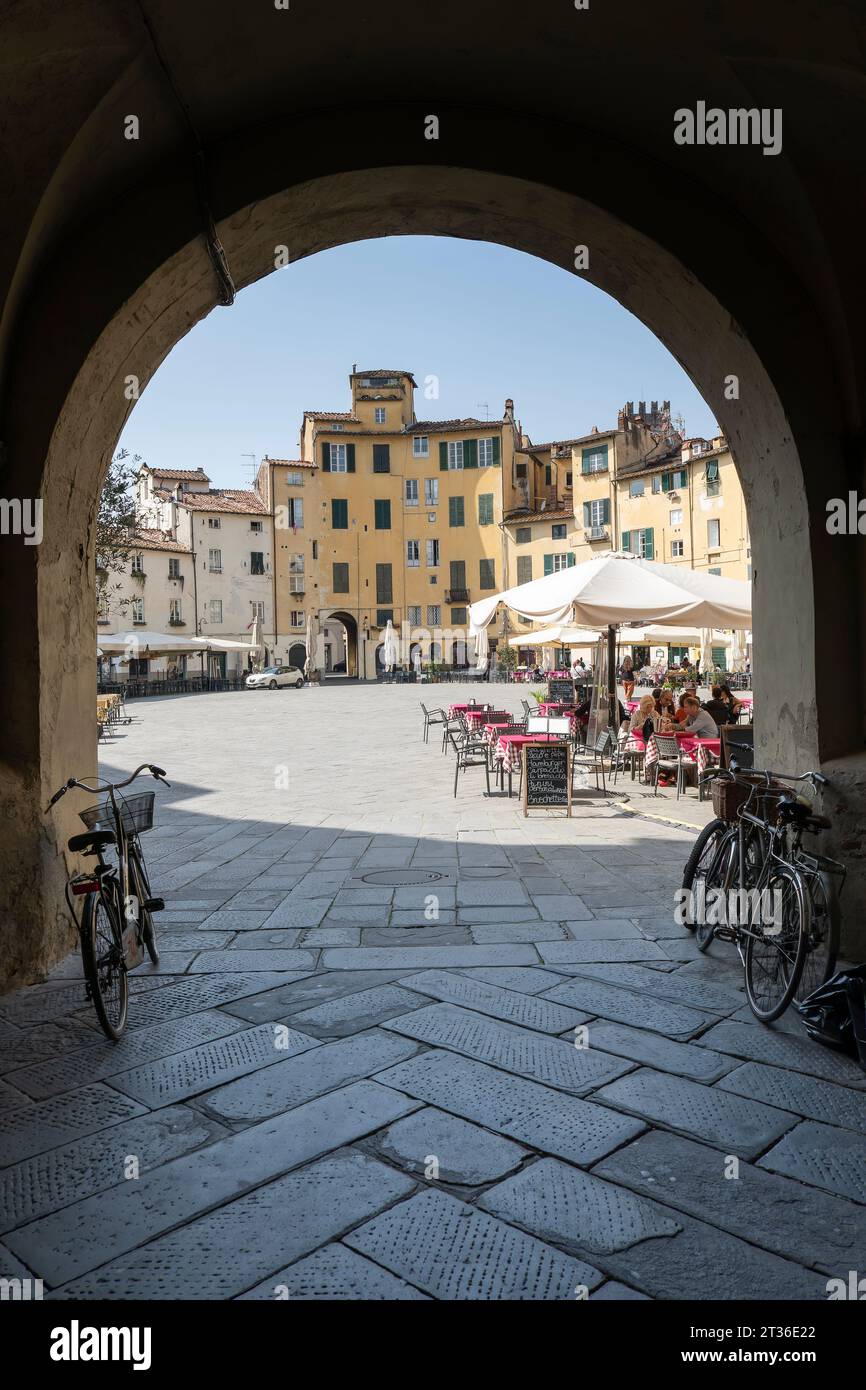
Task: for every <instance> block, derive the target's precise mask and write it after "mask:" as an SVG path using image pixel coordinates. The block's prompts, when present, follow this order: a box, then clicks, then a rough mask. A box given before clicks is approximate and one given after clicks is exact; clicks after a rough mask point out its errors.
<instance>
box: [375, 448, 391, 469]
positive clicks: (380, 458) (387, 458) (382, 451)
mask: <svg viewBox="0 0 866 1390" xmlns="http://www.w3.org/2000/svg"><path fill="white" fill-rule="evenodd" d="M373 472H374V473H390V472H391V446H390V444H374V445H373Z"/></svg>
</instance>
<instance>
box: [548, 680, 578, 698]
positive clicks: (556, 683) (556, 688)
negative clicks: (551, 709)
mask: <svg viewBox="0 0 866 1390" xmlns="http://www.w3.org/2000/svg"><path fill="white" fill-rule="evenodd" d="M547 702H548V704H551V705H573V704H574V681H573V680H571V678H570V677H568V676H557V677H556V678H555V679H553V680H549V681H548V682H547Z"/></svg>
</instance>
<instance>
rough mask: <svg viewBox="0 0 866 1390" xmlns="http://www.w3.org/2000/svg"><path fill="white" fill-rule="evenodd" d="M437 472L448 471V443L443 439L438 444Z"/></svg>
mask: <svg viewBox="0 0 866 1390" xmlns="http://www.w3.org/2000/svg"><path fill="white" fill-rule="evenodd" d="M439 472H440V473H447V472H448V444H447V442H446V441H445V440H444V439H443V440H442V442H441V443H440V445H439Z"/></svg>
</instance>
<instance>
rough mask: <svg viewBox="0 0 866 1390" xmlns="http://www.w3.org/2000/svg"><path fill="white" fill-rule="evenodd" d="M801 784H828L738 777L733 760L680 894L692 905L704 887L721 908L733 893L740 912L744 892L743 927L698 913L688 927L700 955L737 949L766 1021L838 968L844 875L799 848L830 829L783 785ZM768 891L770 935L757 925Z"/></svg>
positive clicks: (775, 776) (762, 775) (811, 777)
mask: <svg viewBox="0 0 866 1390" xmlns="http://www.w3.org/2000/svg"><path fill="white" fill-rule="evenodd" d="M804 781H808V782H810V783H811V785H812V786H813V787H814V788H816V789H817V787H818V786H823V785H826V783H827V779H826V778H825V777H822V775H821V774H820V773H816V772H807V773H804V774H803V775H802V776H800V777H796V776H794V775H792V774H786V773H771V772H753V771H750V772H748V773H743V772H741V771H740V769H739V768H738V766H737V764H736V763H735V762H733V763H732V764H731V771H730V772H729V773H726V774H722V777H721V778H720V779H718V781H717V784H716V785H715V786H714V801H715V802H716V809H717V810H720V811H721V815H720V816H718V817H717V818H716V819H715V820H713V821H711V822H710V823H709V825H707V826H705V828H704V830H703V831H702V832H701V835H700V836H699V837H698V840H697V842H696V844H695V846H694V848H693V850H692V853H691V855H690V856H689V860H688V862H687V864H686V868H685V872H684V874H683V887H684V889H687V890H689V891H690V892H691V895H692V902H693V903H694V901H695V897H696V895H697V896H698V897H699V898H700V896H701V892H700V890H701V885H702V884H703V890H704V891H703V901H704V903H706V900H707V895H708V893H709V891H710V890H711V889H715V890H718V892H719V893H720V894H721V902H722V904H723V905H724V904H725V903H731V901H732V896H731V895H732V894H734V893H736V894H737V895H738V896H737V903H738V906H739V903H740V901H741V899H740V897H739V890H741V889H745V890H746V892H747V894H748V895H749V896H748V897H747V899H746V902H747V905H748V906H747V923H746V925H745V926H744V925H743V924H742V923H741V922H740V921H739V920H737V921H735V922H734V923H733V924H732V923H730V922H729V921H728V920H727V914H725V918H724V920H722V921H721V922H719V921H716V920H715V919H714V918H711V917H710V916H709V915H707V916H705V917H704V916H702V917H700V918H699V919H698V920H697V921H696V922H695V923H694V926H695V933H696V942H697V945H698V949H699V950H701V951H705V950H706V949H707V947H708V946H709V944H710V942H711V941H713V940H728V941H732V942H733V943H734V944H735V945H736V946H737V950H738V952H739V954H740V958H741V959H742V961H743V965H744V970H745V975H746V993H747V996H748V999H749V1004H750V1006H751V1008H752V1012H753V1013H754V1014H755V1016H756V1017H757V1018H759V1019H760V1020H761V1021H762V1022H771V1021H772V1020H773V1019H775V1018H778V1017H779V1016H780V1014H782V1013H784V1011H785V1009H786V1008H787V1007H788V1005H789V1004H790V1002H791V1000H792V999H794V998H796V999H798V1000H799V999H802V998H804V997H805V996H806V995H807V994H809V993H811V992H812V990H813V989H816V988H817V987H818V985H820V984H823V983H824V981H825V980H827V979H829V977H830V976H831V975H832V973H833V970H834V968H835V964H836V955H837V952H838V946H839V917H840V912H839V893H840V892H841V884H844V879H845V868H844V865H842V864H840V863H839V862H838V861H837V860H833V859H829V858H826V857H825V856H820V855H812V854H809V853H807V852H806V851H805V850H803V848H802V836H803V833H804V831H808V832H810V833H817V832H819V831H821V830H825V829H828V828H829V827H830V825H831V822H830V821H829V820H828V819H827V818H826V817H825V816H819V815H815V814H814V813H813V811H812V807H811V805H810V804H809V803H808V802H805V801H803V800H801V799H799V798H797V797H795V796H794V795H793V793H792V789H791V788H790V787H787V786H786V785H784V783H785V782H804ZM726 793H727V794H726ZM757 807H760V808H761V812H760V814H756V808H757ZM731 822H733V823H731ZM837 879H839V880H840V887H839V889H837V887H836V881H837ZM767 893H773V894H778V898H776V899H775V900H774V901H775V904H776V909H775V911H774V918H775V916H776V915H777V913H780V915H781V921H779V922H776V921H775V920H773V921H772V923H771V924H770V925H771V926H772V930H769V929H767V925H766V924H765V925H764V926H761V924H760V923H759V921H758V920H757V917H758V915H759V912H760V910H761V908H762V906H766V903H767V902H768V899H767V898H766V897H765V896H764V895H765V894H767ZM738 915H739V914H738ZM759 928H760V929H759Z"/></svg>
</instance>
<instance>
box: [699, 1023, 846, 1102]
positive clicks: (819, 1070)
mask: <svg viewBox="0 0 866 1390" xmlns="http://www.w3.org/2000/svg"><path fill="white" fill-rule="evenodd" d="M699 1044H700V1046H701V1047H712V1048H714V1049H715V1051H716V1052H730V1053H731V1054H732V1055H733V1056H734V1057H742V1058H744V1059H745V1060H746V1061H748V1062H767V1063H769V1065H770V1066H774V1067H787V1068H789V1069H790V1070H791V1071H796V1072H805V1073H806V1075H807V1076H818V1077H821V1078H823V1080H825V1081H836V1082H838V1083H839V1085H841V1086H853V1087H855V1088H856V1089H857V1090H864V1089H866V1073H864V1072H863V1071H862V1070H861V1068H860V1067H859V1066H858V1065H857V1063H856V1062H855V1061H854V1060H853V1058H851V1057H846V1056H844V1054H843V1053H841V1052H833V1051H831V1049H830V1048H828V1047H822V1046H821V1045H820V1043H816V1042H813V1041H812V1039H811V1038H810V1037H807V1036H803V1037H795V1036H793V1035H792V1034H790V1033H787V1032H784V1031H782V1030H776V1031H774V1030H773V1029H772V1028H767V1027H761V1028H753V1027H752V1026H751V1025H750V1024H748V1023H730V1022H726V1023H717V1024H716V1026H715V1028H711V1029H710V1031H709V1032H708V1033H704V1034H703V1035H702V1036H701V1038H700V1039H699Z"/></svg>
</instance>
